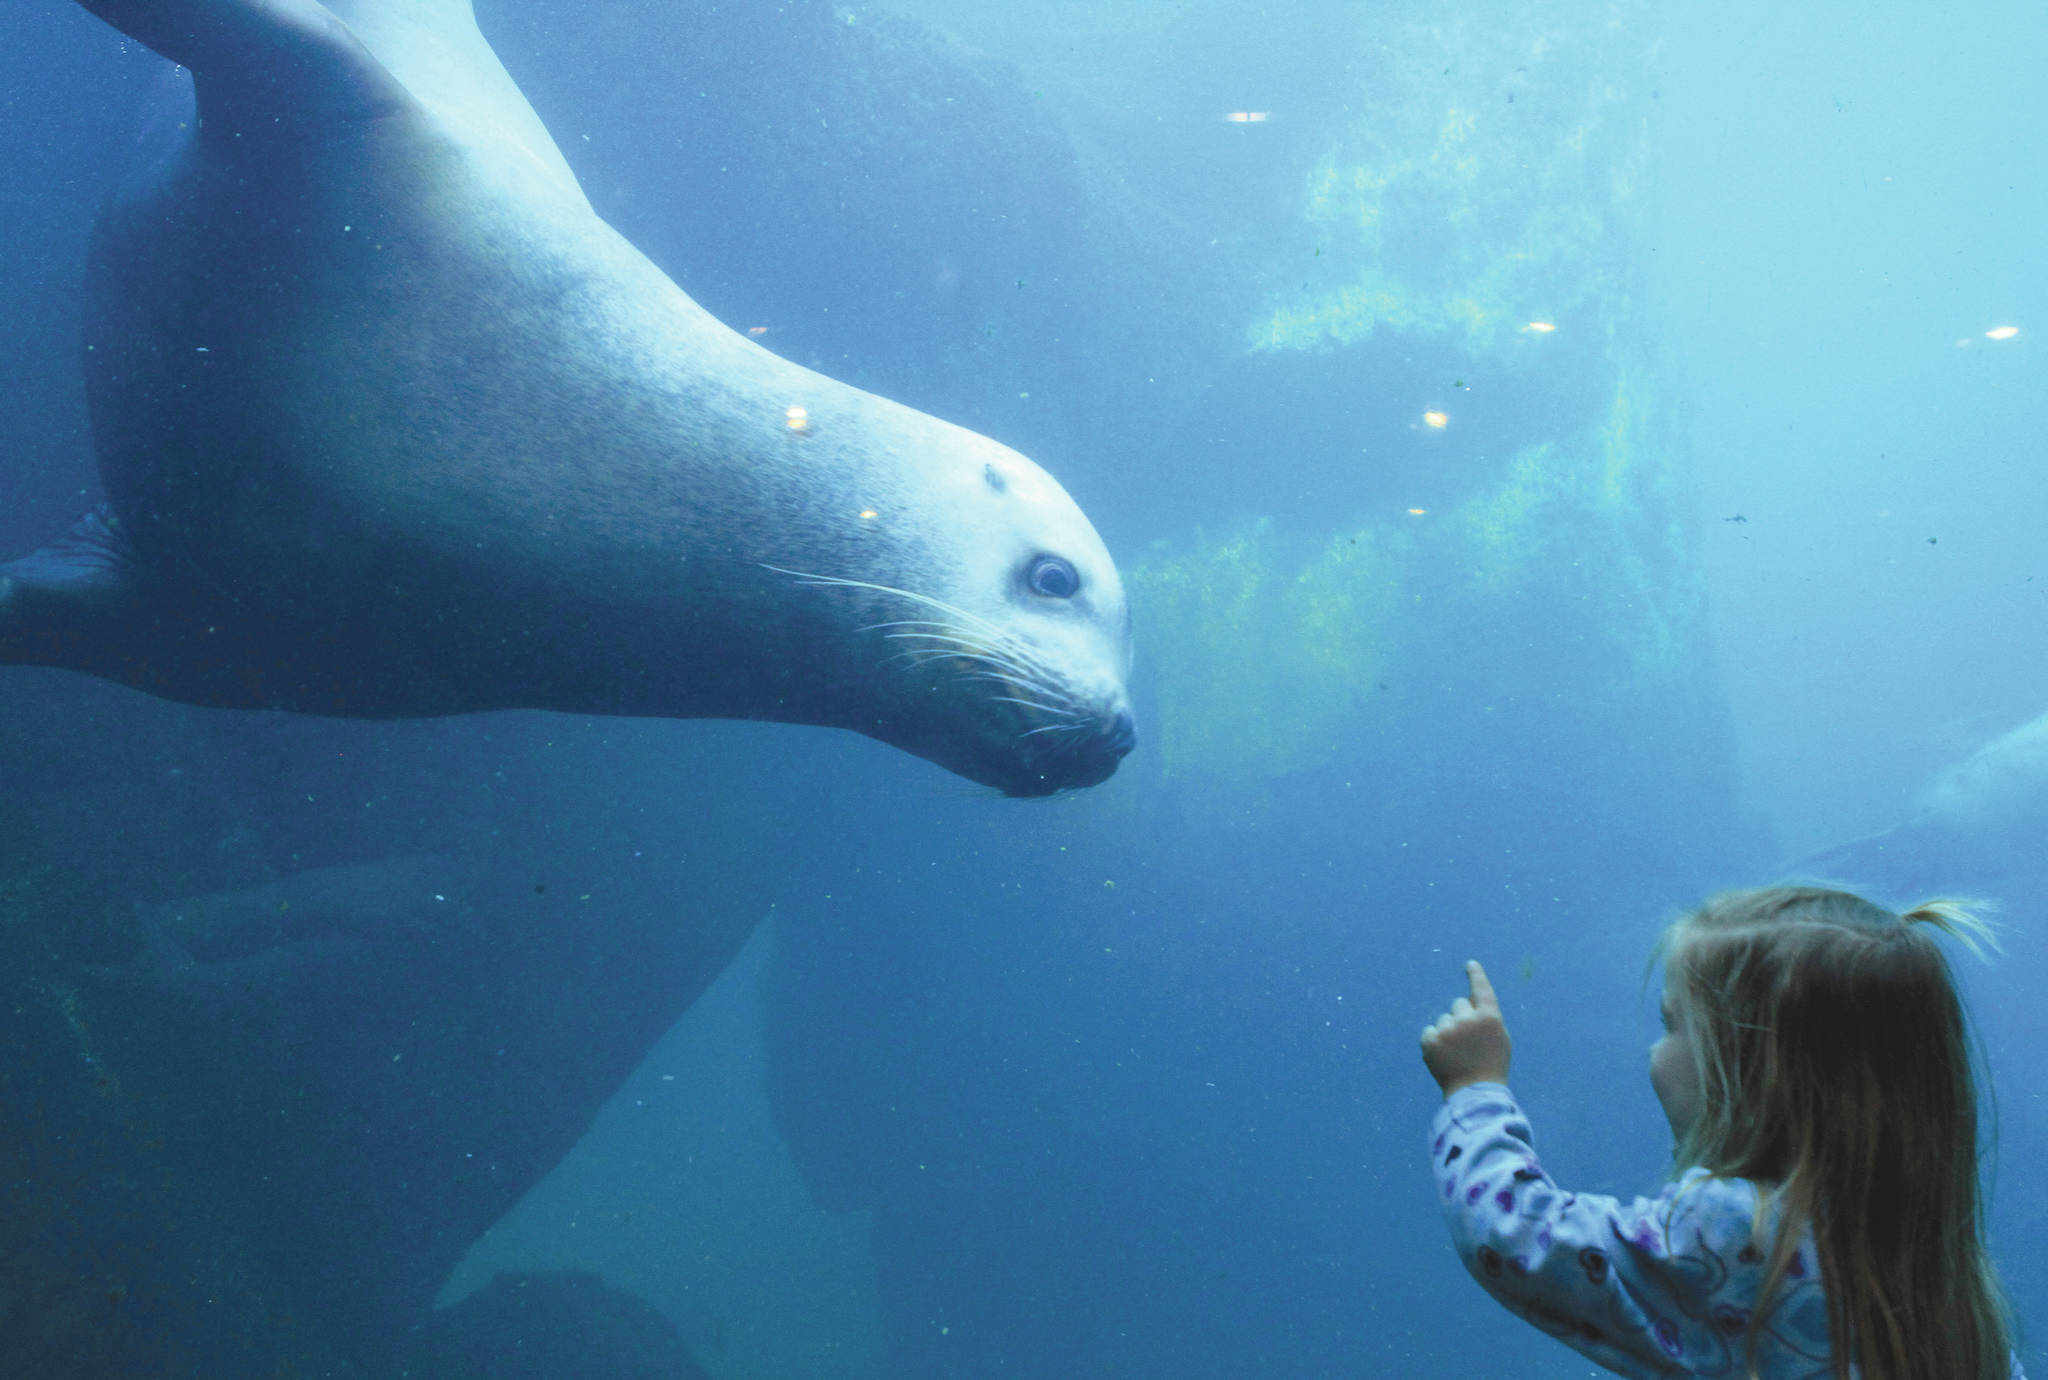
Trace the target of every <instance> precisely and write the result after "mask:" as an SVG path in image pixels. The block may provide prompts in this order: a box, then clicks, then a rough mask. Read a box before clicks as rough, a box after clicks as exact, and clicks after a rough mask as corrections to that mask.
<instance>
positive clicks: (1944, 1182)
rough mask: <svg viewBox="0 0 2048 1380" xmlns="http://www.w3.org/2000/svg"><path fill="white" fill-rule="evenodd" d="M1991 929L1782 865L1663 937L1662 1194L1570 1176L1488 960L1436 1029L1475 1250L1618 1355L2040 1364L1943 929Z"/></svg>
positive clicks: (1453, 1173) (1533, 1314) (1519, 1304)
mask: <svg viewBox="0 0 2048 1380" xmlns="http://www.w3.org/2000/svg"><path fill="white" fill-rule="evenodd" d="M1937 934H1948V935H1950V936H1953V937H1954V938H1956V939H1958V940H1960V941H1961V942H1962V943H1963V944H1964V945H1965V946H1967V947H1968V948H1970V949H1971V950H1972V951H1973V952H1975V951H1978V950H1979V947H1980V945H1982V944H1984V943H1987V942H1988V941H1989V938H1990V935H1989V931H1988V930H1987V929H1986V927H1985V926H1984V925H1983V923H1982V922H1980V921H1978V920H1976V919H1974V918H1972V917H1971V916H1970V915H1969V914H1967V913H1966V912H1965V911H1964V910H1962V908H1960V907H1959V906H1957V905H1955V904H1953V903H1951V902H1946V901H1936V902H1931V903H1929V904H1926V905H1923V906H1920V907H1917V908H1916V909H1914V910H1910V911H1907V912H1906V913H1905V914H1904V915H1894V914H1892V913H1891V912H1890V911H1887V910H1884V909H1882V908H1880V907H1878V906H1874V905H1872V904H1871V903H1870V902H1868V901H1865V900H1862V899H1861V898H1859V897H1856V896H1852V895H1849V894H1848V893H1846V892H1841V891H1829V890H1824V889H1820V888H1815V887H1795V886H1786V887H1773V888H1769V889H1767V890H1762V891H1745V892H1736V893H1733V894H1730V895H1726V896H1720V897H1716V898H1715V899H1713V900H1711V901H1709V902H1708V903H1707V904H1706V906H1704V907H1703V908H1702V909H1700V910H1699V911H1698V912H1696V913H1694V914H1692V915H1689V916H1686V917H1685V918H1684V919H1681V920H1679V921H1678V922H1676V923H1675V924H1673V925H1672V926H1671V928H1670V929H1669V930H1667V931H1666V932H1665V935H1664V937H1663V939H1662V940H1661V941H1660V943H1659V945H1658V953H1659V956H1660V957H1661V958H1662V961H1663V965H1664V1002H1663V1008H1664V1038H1663V1039H1661V1040H1659V1041H1658V1042H1657V1043H1656V1045H1655V1046H1654V1047H1652V1049H1651V1051H1650V1084H1651V1086H1652V1087H1653V1088H1654V1089H1655V1090H1656V1093H1657V1099H1658V1101H1659V1102H1661V1103H1662V1104H1663V1106H1664V1113H1665V1115H1666V1116H1667V1117H1668V1118H1669V1119H1670V1122H1671V1133H1672V1136H1673V1137H1674V1139H1675V1141H1676V1147H1675V1154H1674V1157H1673V1158H1674V1161H1675V1163H1676V1164H1677V1165H1678V1166H1679V1167H1680V1168H1681V1169H1682V1170H1683V1172H1682V1173H1681V1174H1680V1175H1679V1177H1678V1179H1677V1181H1676V1182H1674V1183H1670V1184H1667V1185H1665V1187H1664V1191H1663V1192H1662V1193H1660V1194H1659V1195H1658V1196H1657V1197H1655V1198H1650V1199H1641V1198H1639V1199H1637V1200H1636V1201H1635V1202H1633V1203H1623V1202H1620V1201H1618V1200H1616V1199H1613V1198H1603V1197H1596V1196H1594V1195H1592V1194H1582V1193H1566V1192H1564V1191H1562V1190H1560V1189H1559V1188H1558V1187H1557V1185H1556V1184H1554V1183H1552V1182H1551V1180H1550V1176H1549V1175H1547V1174H1545V1173H1544V1172H1543V1170H1542V1168H1541V1167H1540V1166H1539V1165H1538V1164H1537V1162H1536V1152H1535V1146H1534V1143H1533V1142H1532V1140H1531V1137H1530V1132H1529V1123H1528V1121H1527V1119H1526V1118H1524V1117H1523V1115H1522V1112H1521V1109H1520V1108H1518V1107H1517V1106H1516V1105H1515V1101H1514V1097H1513V1095H1512V1094H1510V1093H1509V1092H1508V1089H1507V1087H1506V1083H1507V1076H1508V1034H1507V1027H1506V1025H1505V1024H1504V1023H1503V1022H1502V1020H1501V1014H1500V1004H1499V1002H1498V1001H1497V1000H1496V998H1495V996H1494V992H1493V986H1492V984H1491V983H1489V982H1488V981H1487V978H1486V972H1485V970H1484V969H1482V968H1481V967H1480V966H1479V965H1478V964H1477V963H1469V964H1467V965H1466V974H1467V977H1468V978H1469V979H1470V983H1471V996H1470V997H1469V998H1466V997H1460V998H1458V1000H1457V1001H1455V1002H1454V1003H1452V1005H1451V1009H1450V1010H1449V1011H1448V1012H1446V1013H1445V1014H1444V1015H1442V1016H1441V1017H1439V1018H1438V1019H1437V1020H1436V1022H1435V1023H1434V1024H1432V1025H1431V1026H1430V1027H1429V1028H1428V1029H1427V1030H1425V1031H1423V1032H1422V1057H1423V1061H1424V1062H1425V1063H1426V1064H1427V1065H1428V1066H1429V1071H1430V1073H1431V1074H1432V1075H1434V1076H1435V1078H1436V1081H1437V1083H1438V1085H1439V1086H1441V1087H1442V1088H1443V1090H1444V1105H1443V1107H1442V1109H1441V1110H1439V1111H1438V1113H1437V1115H1436V1124H1435V1128H1434V1131H1433V1140H1432V1143H1431V1160H1432V1163H1433V1164H1434V1165H1435V1168H1436V1177H1437V1184H1438V1188H1439V1189H1440V1191H1441V1195H1442V1200H1443V1207H1444V1214H1445V1217H1446V1218H1447V1220H1448V1221H1449V1224H1450V1228H1451V1237H1452V1240H1453V1242H1454V1243H1455V1244H1456V1246H1457V1250H1458V1254H1459V1255H1460V1256H1461V1257H1462V1258H1463V1259H1464V1261H1465V1266H1466V1268H1467V1269H1469V1270H1471V1272H1472V1274H1473V1276H1474V1278H1476V1279H1477V1280H1478V1281H1479V1282H1480V1284H1481V1285H1482V1286H1484V1287H1485V1289H1486V1290H1487V1292H1488V1293H1490V1294H1492V1295H1493V1296H1494V1297H1495V1298H1497V1299H1499V1300H1500V1301H1501V1302H1502V1303H1504V1304H1506V1305H1507V1306H1508V1307H1509V1308H1510V1309H1512V1310H1514V1311H1515V1312H1516V1313H1518V1314H1520V1315H1521V1316H1522V1317H1524V1318H1526V1319H1528V1320H1529V1321H1530V1322H1532V1323H1534V1324H1535V1325H1536V1326H1537V1327H1539V1328H1541V1329H1542V1330H1543V1331H1545V1332H1547V1333H1549V1334H1550V1335H1551V1336H1553V1337H1556V1338H1558V1339H1559V1340H1561V1341H1563V1342H1565V1343H1566V1344H1567V1345H1569V1346H1572V1347H1575V1348H1577V1349H1578V1350H1579V1351H1581V1352H1583V1353H1584V1354H1585V1355H1586V1356H1588V1357H1590V1358H1592V1359H1593V1360H1594V1361H1597V1362H1599V1363H1600V1364H1601V1365H1603V1366H1605V1367H1607V1368H1608V1369H1609V1370H1612V1371H1616V1372H1619V1373H1620V1374H1622V1375H1631V1376H1646V1377H1647V1376H1684V1375H1703V1376H1729V1377H1753V1378H1754V1380H1778V1378H1779V1377H1793V1376H1798V1377H1809V1378H1810V1380H1852V1377H1860V1380H2007V1377H2008V1376H2010V1377H2012V1380H2023V1377H2022V1375H2021V1371H2020V1365H2019V1361H2018V1359H2017V1358H2016V1357H2015V1356H2014V1355H2013V1353H2012V1346H2011V1335H2010V1331H2009V1327H2008V1323H2007V1320H2006V1314H2005V1310H2004V1301H2003V1296H2002V1295H2001V1293H2000V1291H1999V1285H1998V1278H1997V1274H1996V1272H1995V1271H1994V1270H1993V1268H1992V1265H1991V1261H1990V1258H1989V1257H1988V1256H1987V1255H1986V1253H1985V1250H1984V1238H1983V1225H1982V1218H1981V1214H1980V1203H1979V1195H1978V1187H1977V1096H1976V1089H1975V1086H1974V1084H1973V1082H1972V1079H1971V1073H1970V1057H1969V1047H1968V1041H1967V1038H1966V1035H1965V1031H1964V1022H1963V1012H1962V1006H1961V1004H1960V1003H1959V1002H1958V1000H1957V998H1956V991H1955V983H1954V980H1953V978H1952V977H1951V975H1950V973H1949V969H1948V963H1947V961H1946V960H1945V959H1944V958H1943V956H1942V952H1941V948H1940V946H1939V945H1937V944H1936V942H1935V936H1936V935H1937Z"/></svg>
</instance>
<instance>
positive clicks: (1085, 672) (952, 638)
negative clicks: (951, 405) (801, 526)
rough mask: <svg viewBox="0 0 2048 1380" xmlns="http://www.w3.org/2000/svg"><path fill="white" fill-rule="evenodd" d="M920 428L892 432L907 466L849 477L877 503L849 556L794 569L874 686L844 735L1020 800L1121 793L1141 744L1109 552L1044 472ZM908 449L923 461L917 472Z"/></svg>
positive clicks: (839, 546) (844, 551)
mask: <svg viewBox="0 0 2048 1380" xmlns="http://www.w3.org/2000/svg"><path fill="white" fill-rule="evenodd" d="M910 415H911V416H912V417H914V418H915V419H916V420H915V423H914V424H912V425H909V426H907V427H904V428H903V430H901V431H899V430H897V429H895V428H891V429H890V432H891V433H892V434H891V435H890V439H891V440H894V441H897V442H898V443H899V444H898V445H892V446H890V447H888V453H889V459H890V461H891V462H892V463H891V464H889V465H883V466H872V465H862V464H858V463H855V464H853V465H851V466H850V467H849V468H850V469H851V470H853V471H854V472H856V473H864V474H865V475H866V476H867V480H866V483H867V489H868V492H870V493H872V494H873V495H874V496H873V497H872V498H870V499H867V500H864V501H862V506H861V507H859V508H858V509H857V510H855V515H854V518H853V522H852V524H851V525H850V526H848V527H846V528H844V529H843V530H842V532H841V533H840V534H839V535H838V536H837V537H836V539H835V540H834V541H833V542H832V543H831V549H832V552H833V556H834V557H836V558H828V560H827V561H826V563H825V564H826V568H824V569H811V570H797V569H794V568H789V567H783V568H782V573H784V574H785V575H788V576H791V577H793V578H795V579H797V580H800V581H803V582H806V583H809V584H812V585H814V586H816V587H817V589H816V594H817V596H818V597H819V598H820V599H822V600H830V601H833V602H834V603H836V604H837V605H838V606H839V612H838V614H837V616H836V620H835V621H837V622H838V623H839V626H840V628H841V630H842V631H841V637H842V639H843V641H842V646H843V647H845V649H846V651H847V653H848V654H849V655H851V656H852V657H853V659H854V660H855V661H856V663H857V664H858V667H859V670H858V677H859V679H860V680H861V681H862V682H864V683H865V686H866V689H867V694H866V695H864V696H862V697H860V700H861V703H860V708H859V710H858V712H857V714H856V715H855V716H852V717H850V718H848V719H842V720H841V722H842V723H843V724H844V725H845V726H846V727H851V728H855V729H857V730H858V731H860V732H862V733H865V734H867V735H868V736H870V737H873V738H878V739H880V740H881V741H883V742H886V743H889V744H891V745H892V746H895V747H899V748H902V749H903V750H904V751H906V752H910V753H914V754H916V755H917V756H919V757H923V758H925V759H927V760H929V761H931V762H935V763H937V764H938V765H939V766H942V767H945V768H946V769H948V770H949V771H953V772H957V773H959V774H960V775H961V776H964V777H967V778H968V779H969V780H972V781H977V782H980V783H981V784H983V785H988V786H993V787H995V788H996V789H998V790H1000V791H1002V792H1003V793H1004V794H1005V795H1011V796H1045V795H1052V794H1054V793H1055V792H1058V791H1062V790H1069V789H1074V788H1078V787H1083V786H1093V785H1096V784H1098V783H1099V782H1102V781H1105V780H1107V779H1108V778H1109V776H1110V775H1111V774H1112V773H1113V772H1115V770H1116V768H1117V764H1118V763H1119V762H1120V761H1122V760H1123V758H1124V755H1125V754H1126V753H1128V752H1129V751H1130V750H1131V748H1132V747H1133V746H1135V745H1136V742H1137V729H1136V725H1135V721H1134V720H1133V717H1132V713H1131V696H1130V688H1129V677H1130V669H1131V636H1130V612H1129V609H1128V607H1127V605H1126V604H1125V602H1124V588H1123V581H1122V580H1121V579H1120V578H1119V577H1118V575H1117V570H1116V564H1115V562H1114V561H1112V560H1111V559H1110V555H1109V551H1108V549H1107V548H1106V547H1105V546H1104V545H1103V543H1102V538H1101V537H1100V536H1098V535H1097V534H1096V531H1095V528H1094V526H1093V525H1092V524H1091V523H1090V522H1089V521H1088V519H1087V517H1086V516H1085V515H1083V513H1082V512H1081V510H1080V508H1079V507H1078V506H1077V505H1076V504H1075V502H1074V500H1073V499H1072V498H1070V497H1069V496H1068V494H1067V492H1066V490H1065V489H1064V488H1062V487H1061V486H1060V484H1059V482H1058V481H1057V480H1055V479H1054V478H1053V477H1052V476H1051V475H1050V474H1048V473H1046V472H1045V471H1044V470H1043V469H1041V468H1039V467H1038V466H1037V465H1036V464H1034V463H1032V462H1031V461H1030V460H1027V459H1025V458H1024V457H1023V456H1022V455H1019V454H1018V453H1017V452H1015V451H1013V450H1011V449H1009V448H1008V447H1006V446H1003V445H1000V444H998V443H997V442H994V441H991V440H989V439H987V438H986V437H983V436H979V435H976V434H975V433H973V432H969V431H964V430H962V429H960V428H958V427H953V426H949V425H946V424H944V423H939V422H935V421H934V420H933V419H931V418H929V417H925V416H922V415H921V414H914V413H913V414H910ZM905 431H907V432H908V433H909V434H908V435H906V434H904V432H905ZM818 439H819V440H821V441H822V440H825V439H826V438H825V436H824V435H823V434H822V433H821V434H820V436H819V437H818ZM907 445H915V446H917V448H918V450H919V452H920V458H921V462H912V463H904V462H905V460H906V459H907V458H908V457H907V456H906V455H905V452H904V449H903V448H902V447H903V446H907ZM864 449H865V447H864ZM849 458H851V457H849ZM878 476H879V478H878ZM898 478H900V481H901V482H900V483H899V482H892V479H898ZM851 699H852V697H848V702H851Z"/></svg>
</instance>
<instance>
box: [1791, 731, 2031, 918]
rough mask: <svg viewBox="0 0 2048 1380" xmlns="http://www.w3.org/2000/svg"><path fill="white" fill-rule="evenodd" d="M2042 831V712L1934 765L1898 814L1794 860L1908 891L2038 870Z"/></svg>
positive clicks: (1809, 871)
mask: <svg viewBox="0 0 2048 1380" xmlns="http://www.w3.org/2000/svg"><path fill="white" fill-rule="evenodd" d="M2044 833H2048V714H2043V715H2041V716H2040V717H2038V718H2034V719H2030V720H2028V721H2027V722H2026V723H2023V724H2021V725H2020V726H2019V727H2017V728H2015V729H2013V730H2011V731H2010V732H2007V733H2003V734H2000V735H1999V736H1998V737H1996V738H1993V739H1992V740H1991V741H1990V742H1988V743H1985V744H1983V745H1982V746H1980V747H1979V748H1977V750H1976V751H1974V752H1972V753H1971V754H1970V755H1969V756H1967V757H1964V758H1962V759H1961V760H1959V761H1955V762H1951V763H1949V764H1948V765H1947V766H1945V767H1943V768H1942V769H1941V770H1940V771H1938V772H1936V773H1935V774H1934V775H1933V776H1932V777H1931V778H1930V779H1929V780H1928V781H1927V782H1926V783H1925V784H1924V785H1923V786H1922V787H1921V788H1920V790H1919V791H1918V792H1916V793H1915V796H1914V800H1913V812H1912V814H1911V815H1910V816H1908V817H1907V818H1906V819H1905V820H1904V821H1902V822H1901V823H1899V824H1895V825H1893V826H1892V827H1891V828H1889V829H1885V830H1881V831H1880V832H1878V833H1875V834H1871V835H1869V836H1867V837H1865V838H1860V839H1856V840H1853V841H1852V842H1849V843H1844V844H1838V845H1837V846H1835V847H1833V848H1830V849H1827V850H1826V851H1824V852H1821V853H1817V854H1814V855H1813V856H1811V857H1808V858H1805V859H1802V860H1801V861H1799V862H1797V863H1795V864H1793V870H1794V871H1795V872H1798V873H1801V874H1804V875H1808V876H1817V877H1829V878H1844V879H1847V880H1848V881H1851V882H1856V883H1862V884H1875V885H1878V886H1882V887H1885V888H1887V889H1889V890H1891V891H1894V892H1896V893H1898V894H1899V895H1900V896H1901V897H1903V898H1905V899H1906V900H1913V899H1917V896H1916V895H1913V894H1911V893H1919V894H1925V893H1927V892H1930V891H1940V890H1950V889H1960V890H1965V891H1967V890H1970V889H1972V888H1976V887H1981V886H1984V885H1986V884H1987V883H1990V882H1994V881H2004V880H2006V879H2009V878H2012V877H2014V876H2017V875H2021V874H2031V873H2037V872H2040V871H2041V870H2042V869H2043V863H2042V859H2041V839H2042V837H2043V835H2044Z"/></svg>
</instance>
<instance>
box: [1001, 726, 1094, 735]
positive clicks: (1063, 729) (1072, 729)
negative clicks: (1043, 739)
mask: <svg viewBox="0 0 2048 1380" xmlns="http://www.w3.org/2000/svg"><path fill="white" fill-rule="evenodd" d="M1087 731H1088V725H1086V724H1045V725H1042V726H1041V727H1038V728H1027V729H1025V730H1024V731H1023V732H1022V733H1020V734H1018V735H1017V736H1018V737H1020V738H1036V737H1037V736H1038V735H1039V734H1041V733H1086V732H1087Z"/></svg>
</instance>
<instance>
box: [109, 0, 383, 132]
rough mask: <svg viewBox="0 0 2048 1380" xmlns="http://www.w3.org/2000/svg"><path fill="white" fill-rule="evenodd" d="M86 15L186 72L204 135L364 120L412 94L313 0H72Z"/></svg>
mask: <svg viewBox="0 0 2048 1380" xmlns="http://www.w3.org/2000/svg"><path fill="white" fill-rule="evenodd" d="M79 4H81V5H83V6H84V7H85V8H86V9H88V10H90V11H92V13H94V14H96V15H98V16H99V17H100V18H101V19H104V20H106V21H107V23H109V24H111V25H113V26H114V27H115V28H117V29H119V30H120V31H121V32H122V33H124V34H127V35H128V36H129V37H130V38H133V39H135V40H137V41H138V42H141V43H144V44H146V45H148V46H149V47H150V48H152V49H154V50H155V51H156V52H157V53H158V54H160V55H161V56H163V57H167V58H169V59H170V60H171V61H172V62H175V63H178V64H179V65H181V66H183V67H187V68H189V69H191V72H192V75H193V78H194V80H195V83H196V85H197V88H198V93H199V112H200V116H201V119H202V121H203V122H204V123H205V125H206V126H209V127H210V129H211V132H213V133H216V134H220V135H224V136H226V137H230V138H232V137H235V136H236V135H238V134H242V133H245V132H251V133H253V132H258V131H260V130H262V129H264V128H266V127H268V128H274V127H275V126H276V125H277V124H278V123H280V122H283V123H286V124H288V125H289V124H293V123H296V122H297V121H300V120H306V119H311V120H313V121H316V122H327V121H333V120H368V119H374V118H376V117H378V116H380V115H387V114H395V113H397V112H399V111H403V110H407V109H409V108H411V106H412V97H411V96H410V95H408V94H407V92H406V90H405V88H404V87H403V86H402V85H400V84H399V83H398V81H397V80H396V79H395V78H393V77H392V75H391V73H390V72H389V71H387V70H386V69H385V67H384V65H383V64H382V63H380V62H379V61H377V59H376V58H375V57H373V56H371V54H370V51H369V50H368V49H367V48H365V47H364V46H363V44H362V42H361V40H359V39H358V38H357V37H356V35H355V33H354V32H353V31H352V30H351V29H350V28H349V27H348V25H346V24H344V23H343V22H342V21H341V20H340V19H339V18H338V17H337V16H336V15H335V14H334V12H333V11H332V10H330V9H328V8H327V6H325V5H323V4H320V3H319V0H79Z"/></svg>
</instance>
